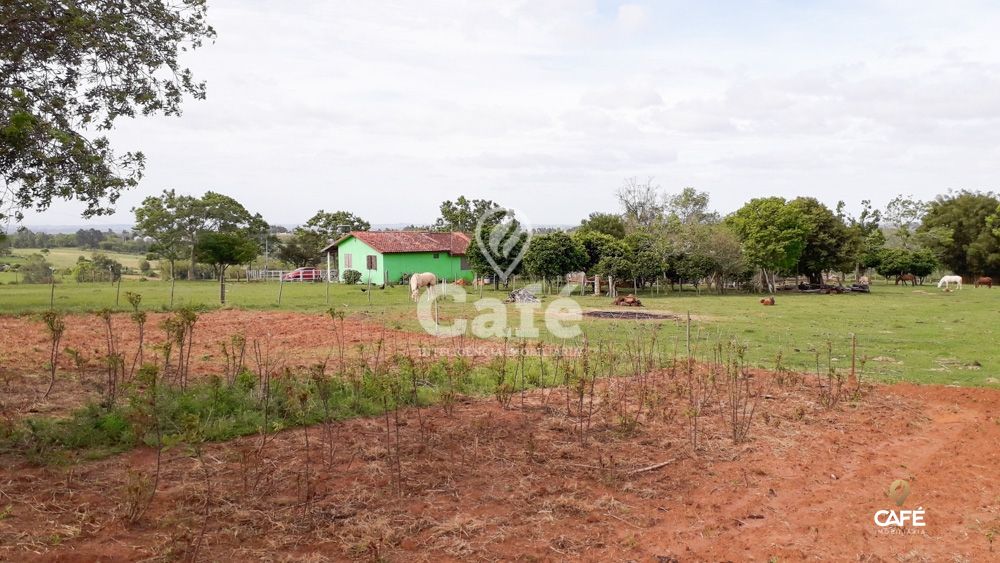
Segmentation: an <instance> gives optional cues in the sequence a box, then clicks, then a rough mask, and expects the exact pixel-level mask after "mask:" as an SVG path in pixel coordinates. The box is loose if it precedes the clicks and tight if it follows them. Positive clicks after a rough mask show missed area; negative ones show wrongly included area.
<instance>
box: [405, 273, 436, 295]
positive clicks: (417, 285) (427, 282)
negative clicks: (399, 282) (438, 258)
mask: <svg viewBox="0 0 1000 563" xmlns="http://www.w3.org/2000/svg"><path fill="white" fill-rule="evenodd" d="M437 282H438V279H437V276H435V275H434V274H432V273H431V272H424V273H422V274H413V275H412V276H410V299H413V300H414V301H416V300H417V299H419V298H420V289H421V288H423V287H428V288H429V287H434V286H435V285H437Z"/></svg>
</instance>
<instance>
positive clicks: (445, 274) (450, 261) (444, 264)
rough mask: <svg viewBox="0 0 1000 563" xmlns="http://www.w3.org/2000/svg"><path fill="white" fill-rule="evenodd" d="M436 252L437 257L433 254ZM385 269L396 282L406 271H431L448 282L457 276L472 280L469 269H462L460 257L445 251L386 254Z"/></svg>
mask: <svg viewBox="0 0 1000 563" xmlns="http://www.w3.org/2000/svg"><path fill="white" fill-rule="evenodd" d="M435 254H437V258H434V255H435ZM385 264H386V269H387V270H388V272H389V279H390V280H392V281H393V283H396V282H398V281H399V276H400V275H402V274H404V273H407V274H413V273H423V272H431V273H433V274H434V275H435V276H437V277H438V279H439V280H443V279H446V280H448V281H449V282H452V281H455V280H456V279H458V278H465V279H466V280H467V281H472V277H473V274H472V272H471V271H469V270H463V269H462V259H461V257H460V256H452V255H450V254H448V253H447V252H438V253H434V252H407V253H403V254H386V255H385Z"/></svg>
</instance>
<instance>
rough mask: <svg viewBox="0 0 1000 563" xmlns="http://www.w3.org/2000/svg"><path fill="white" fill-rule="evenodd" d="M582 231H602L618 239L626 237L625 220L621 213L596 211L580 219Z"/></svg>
mask: <svg viewBox="0 0 1000 563" xmlns="http://www.w3.org/2000/svg"><path fill="white" fill-rule="evenodd" d="M577 232H580V233H601V234H605V235H608V236H611V237H615V238H617V239H623V238H625V221H624V220H623V219H622V217H621V215H616V214H614V213H601V212H599V211H595V212H593V213H591V214H590V215H589V216H588V217H587V218H586V219H584V220H583V221H580V228H579V229H577Z"/></svg>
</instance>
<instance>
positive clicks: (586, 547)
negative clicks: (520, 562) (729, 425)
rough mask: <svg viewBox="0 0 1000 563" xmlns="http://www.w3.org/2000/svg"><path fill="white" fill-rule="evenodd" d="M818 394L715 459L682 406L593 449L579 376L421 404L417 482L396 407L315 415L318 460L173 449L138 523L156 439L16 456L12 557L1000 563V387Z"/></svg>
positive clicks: (785, 399)
mask: <svg viewBox="0 0 1000 563" xmlns="http://www.w3.org/2000/svg"><path fill="white" fill-rule="evenodd" d="M758 377H764V374H758ZM813 395H814V393H813V391H812V389H811V388H810V386H809V384H799V385H797V386H794V387H787V386H786V387H782V388H778V389H776V390H775V391H773V392H772V394H771V395H770V398H769V399H767V400H765V401H764V402H763V404H762V406H761V409H762V410H761V412H760V413H759V414H760V416H759V418H758V420H757V422H756V423H755V426H754V428H753V431H752V434H751V440H750V441H749V442H748V443H746V444H744V445H741V446H733V445H732V444H731V442H730V441H729V440H728V439H727V438H725V437H724V436H725V429H724V427H723V424H722V421H721V417H720V416H717V415H714V416H709V417H707V418H705V419H704V422H705V428H704V433H703V435H704V436H705V437H706V438H705V441H704V442H703V446H702V448H700V449H699V450H698V451H697V452H692V450H691V448H690V446H689V442H688V440H687V431H686V424H685V423H684V422H683V419H681V418H680V417H679V415H678V414H677V413H670V412H665V413H664V415H663V416H662V417H659V418H656V419H654V420H649V421H647V422H645V423H644V424H642V425H640V426H639V427H638V428H637V429H636V430H634V431H633V432H628V433H623V432H621V431H620V430H619V429H618V426H617V425H614V424H613V421H604V420H602V419H601V415H599V416H598V417H597V420H595V422H594V426H593V428H592V429H591V431H590V433H589V434H588V438H587V442H586V443H585V444H582V443H581V442H580V439H579V436H578V432H577V426H576V424H577V420H576V419H574V418H570V417H567V416H566V414H565V412H564V410H565V408H564V401H565V399H564V395H563V391H561V390H554V391H549V392H544V391H539V392H534V393H532V394H530V396H529V397H528V400H527V402H526V404H525V407H524V408H523V409H522V408H521V407H520V403H519V400H518V399H517V398H515V400H514V402H513V404H512V408H510V409H509V410H504V409H501V408H500V407H499V406H498V405H497V404H496V403H495V402H493V401H487V400H479V401H466V402H464V403H462V404H460V405H457V407H456V409H455V411H454V413H453V414H452V415H450V416H449V415H448V414H447V413H445V412H444V411H442V410H441V409H440V408H437V407H434V408H425V409H422V410H421V411H419V412H418V411H417V410H410V411H407V412H404V413H402V415H401V416H402V419H401V421H400V425H399V427H398V429H399V434H398V436H399V438H398V443H399V454H398V460H399V465H398V468H399V472H398V475H399V477H400V479H399V480H398V483H399V487H398V489H399V490H398V491H397V490H396V484H397V479H396V478H394V477H393V475H395V474H396V473H395V472H394V470H393V469H392V467H395V466H394V465H393V464H392V463H391V460H392V459H394V456H392V455H391V454H387V442H388V443H390V444H395V441H396V438H395V436H396V433H395V429H394V428H393V430H392V431H391V432H390V434H389V436H388V437H387V435H386V421H385V420H384V419H382V418H374V419H361V420H352V421H349V422H346V423H342V424H339V425H337V426H336V427H335V428H333V429H331V431H330V432H329V433H327V432H326V431H325V430H324V429H323V428H321V427H312V428H311V429H310V430H309V438H310V448H309V450H308V452H307V450H306V448H305V437H306V436H305V434H304V432H303V430H302V429H299V430H295V431H288V432H284V433H282V434H279V435H277V436H275V437H274V438H273V439H272V440H270V441H269V442H268V443H267V444H266V445H265V446H264V447H263V448H262V449H259V448H260V438H259V437H254V438H247V439H243V440H239V441H235V442H231V443H226V444H213V445H206V446H205V447H204V449H203V451H202V453H201V455H200V457H199V456H197V455H195V454H193V453H192V452H190V451H189V450H187V449H186V448H175V449H172V450H168V451H167V453H166V454H165V456H164V458H163V465H162V468H163V470H162V475H161V478H160V482H159V492H158V493H157V495H156V497H155V500H154V502H153V504H152V506H151V508H150V509H149V511H148V512H147V513H146V514H145V515H144V516H143V517H142V519H141V520H140V521H139V523H138V524H136V525H133V526H131V527H126V526H125V525H124V524H123V521H122V514H123V511H124V510H126V508H127V506H128V502H127V499H128V492H127V491H128V482H129V476H130V475H133V476H134V475H135V474H136V473H134V472H135V471H145V472H151V471H152V469H153V467H154V465H155V458H156V455H155V452H153V451H150V450H148V449H144V450H139V451H134V452H132V453H129V454H126V455H122V456H119V457H116V458H112V459H106V460H102V461H97V462H90V463H80V464H78V465H74V466H72V467H65V468H51V467H49V468H38V467H31V466H29V465H27V464H25V463H23V462H16V463H15V462H12V461H11V460H4V469H2V470H0V508H3V506H7V508H3V510H2V512H3V514H4V516H3V518H2V519H0V557H2V558H6V559H8V560H18V561H25V560H38V561H42V560H45V561H90V560H96V559H104V560H112V559H132V560H138V559H147V558H155V559H164V560H167V559H177V558H184V557H190V556H193V555H196V556H197V558H198V559H201V560H220V561H221V560H237V559H242V560H249V559H253V560H256V559H265V558H266V559H272V560H305V561H325V560H338V559H344V558H351V559H358V560H390V561H410V560H425V561H431V560H469V559H477V560H499V559H513V558H521V559H524V560H552V561H556V560H573V559H583V560H593V561H597V560H601V561H615V560H635V561H747V560H754V561H766V560H777V561H798V560H817V561H831V560H858V561H985V560H988V559H990V558H993V557H996V554H995V553H994V552H993V549H1000V546H997V547H996V548H994V547H993V546H992V545H991V541H995V536H997V534H998V533H1000V487H998V486H997V483H996V480H997V476H998V473H997V467H1000V448H998V446H1000V393H997V392H995V391H991V390H983V389H963V388H942V387H931V386H926V387H921V386H911V385H897V386H891V387H885V386H878V387H875V388H873V389H872V390H870V391H869V393H867V395H866V396H865V398H864V399H863V400H861V401H860V402H858V403H854V404H842V405H840V406H838V407H836V408H834V409H832V410H828V409H825V408H822V407H820V406H819V405H818V404H816V402H815V401H814V398H813ZM543 403H544V404H543ZM599 412H600V411H599ZM394 426H395V425H392V424H391V425H390V427H394ZM330 444H333V446H334V448H333V450H334V451H333V452H332V458H331V452H330V450H329V449H328V446H329V445H330ZM258 450H259V452H260V453H259V454H258V453H257V452H258ZM393 451H394V448H393V447H390V448H389V452H393ZM659 464H662V466H660V465H659ZM651 467H655V468H651ZM644 469H645V470H644ZM899 478H903V479H908V480H909V481H910V483H911V485H912V493H911V495H910V496H909V498H908V499H907V500H906V503H905V505H904V508H916V507H923V508H924V509H926V521H927V526H926V527H925V528H922V529H917V528H908V529H907V530H909V531H913V530H918V531H920V532H921V533H919V534H903V535H900V534H888V533H885V530H884V529H881V528H878V527H876V526H875V525H874V523H873V520H872V518H873V515H874V513H875V511H877V510H879V509H889V508H895V506H894V504H893V502H892V501H891V500H890V499H888V498H886V493H885V490H886V488H887V487H888V485H889V483H890V482H891V481H893V480H895V479H899ZM307 483H308V485H307ZM306 499H308V502H307V500H306Z"/></svg>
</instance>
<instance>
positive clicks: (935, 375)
mask: <svg viewBox="0 0 1000 563" xmlns="http://www.w3.org/2000/svg"><path fill="white" fill-rule="evenodd" d="M227 287H228V292H227V293H228V297H229V299H228V300H229V306H231V307H239V308H249V309H265V310H266V309H283V310H297V311H312V312H322V311H325V310H326V309H328V308H329V307H331V306H332V307H336V308H338V309H343V310H346V311H348V312H349V313H365V314H367V315H369V316H371V317H373V318H374V319H376V320H378V319H382V320H384V321H385V322H386V324H387V325H388V326H390V327H400V328H404V329H407V330H420V327H419V324H418V323H417V321H416V318H415V314H414V305H413V304H412V303H411V302H410V301H409V295H408V289H407V288H404V287H396V288H390V289H386V290H379V289H374V290H373V291H372V292H371V293H370V294H368V293H365V292H362V291H361V289H362V287H361V286H344V285H337V284H334V285H331V286H329V304H328V303H327V294H326V291H327V289H328V288H327V285H325V284H312V283H305V284H303V283H286V284H284V286H283V288H281V292H282V296H281V305H280V307H279V306H278V303H277V300H278V292H279V284H277V283H273V282H272V283H266V284H265V283H252V284H247V283H245V282H239V283H235V282H234V283H229V284H228V286H227ZM49 291H50V288H49V287H48V286H37V285H36V286H32V285H23V284H22V285H3V286H0V313H6V314H11V313H15V314H16V313H25V312H37V311H41V310H44V309H47V308H48V306H49ZM126 291H135V292H139V293H141V294H142V295H143V304H144V305H145V306H147V307H149V308H154V309H159V308H164V307H166V306H167V304H168V300H169V291H170V284H169V283H166V282H161V281H147V282H140V281H126V282H124V284H123V285H122V297H121V308H124V307H125V306H127V303H126V301H125V298H124V293H125V292H126ZM115 295H116V291H115V287H114V286H112V285H111V284H77V283H72V282H68V283H61V284H58V285H57V286H56V291H55V303H56V306H57V307H58V308H60V309H63V310H67V311H76V312H84V311H92V310H96V309H100V308H103V307H114V306H115ZM485 295H486V296H493V297H501V296H502V293H494V292H492V291H490V290H486V291H485ZM473 297H474V296H470V299H469V302H468V303H465V304H455V303H447V304H444V305H442V307H441V315H442V319H443V320H446V321H449V322H450V320H451V319H453V318H455V317H464V318H467V319H471V318H472V317H473V316H475V315H476V310H475V309H474V307H473V301H474V299H473ZM641 297H642V299H643V302H644V304H645V305H646V308H645V310H647V311H654V310H664V311H670V312H672V313H676V314H678V315H680V316H682V317H683V316H684V315H685V314H686V313H688V312H690V313H691V315H692V316H693V317H694V318H695V320H694V322H693V324H692V333H693V336H694V339H695V340H696V344H695V350H696V354H697V355H698V356H700V357H702V358H707V357H710V354H711V347H712V346H713V345H714V344H716V343H717V342H719V341H726V340H729V339H732V338H737V339H740V340H741V341H743V342H745V343H746V344H747V345H748V347H749V349H748V356H749V358H750V359H751V360H752V361H753V362H755V363H756V364H758V365H761V366H764V367H773V365H774V362H775V357H776V355H777V354H778V353H779V352H780V353H781V354H782V356H783V363H784V365H785V366H786V367H790V368H794V369H798V370H809V371H814V370H815V369H816V351H819V353H820V357H821V360H820V363H821V369H822V370H824V371H825V370H826V366H827V363H828V360H827V350H828V346H829V345H830V344H832V347H833V362H832V363H833V365H834V366H836V367H838V368H843V369H847V368H849V366H850V342H851V340H850V335H851V334H852V333H854V334H857V338H858V358H859V364H860V359H861V358H865V357H867V362H866V363H865V366H864V373H865V374H866V375H868V376H871V377H877V378H879V379H881V380H887V381H898V380H907V381H915V382H925V383H931V382H933V383H946V384H951V383H954V384H959V385H990V386H994V385H997V382H998V379H1000V349H998V347H997V346H996V342H997V337H998V334H997V328H996V327H997V324H998V323H997V321H998V320H1000V316H998V315H1000V290H989V289H985V288H984V289H978V290H977V289H974V288H972V287H967V288H965V289H963V290H962V291H960V292H955V293H942V292H940V291H939V290H937V289H936V288H935V287H933V286H924V287H917V288H911V287H896V286H891V285H890V286H883V285H876V286H874V291H873V293H871V294H870V295H812V294H809V295H799V294H788V295H786V294H781V295H778V297H777V300H778V303H777V306H775V307H763V306H761V305H760V304H759V303H758V298H759V296H755V295H742V294H733V295H725V296H719V295H715V294H708V293H703V294H701V295H698V294H696V293H694V292H684V293H670V294H665V295H662V294H661V295H658V296H653V295H642V296H641ZM369 299H371V304H370V305H369ZM576 299H578V301H579V302H580V303H581V304H582V305H583V307H584V308H608V306H609V303H610V300H609V299H607V298H603V297H602V298H598V297H590V296H588V297H583V298H579V297H577V298H576ZM174 304H175V306H183V305H190V306H199V307H202V306H203V307H209V308H212V307H217V306H218V284H217V283H214V282H178V283H177V286H176V294H175V301H174ZM508 318H509V319H510V321H511V323H512V324H513V323H514V322H516V319H517V318H518V313H517V311H515V310H514V309H513V306H510V308H509V313H508ZM538 326H539V327H540V328H541V332H542V338H546V337H545V330H544V324H543V323H541V322H539V323H538ZM654 327H658V330H659V336H658V338H659V341H660V344H661V347H662V348H663V349H664V350H670V351H671V352H670V353H672V349H673V346H674V344H673V343H674V341H675V339H676V341H677V343H678V349H679V350H681V353H683V349H684V338H685V336H684V334H685V323H684V322H683V321H666V322H657V323H650V322H648V321H646V322H636V321H620V320H619V321H615V320H600V319H587V320H585V321H584V323H583V330H584V333H585V334H586V335H587V336H588V338H589V339H590V342H591V343H592V345H595V346H596V345H600V344H607V343H609V342H612V341H613V342H617V343H618V345H619V346H622V345H624V343H625V342H626V341H629V340H631V339H633V338H634V335H635V334H636V331H637V330H639V331H647V332H648V331H651V330H652V329H653V328H654ZM548 340H552V338H548Z"/></svg>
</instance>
